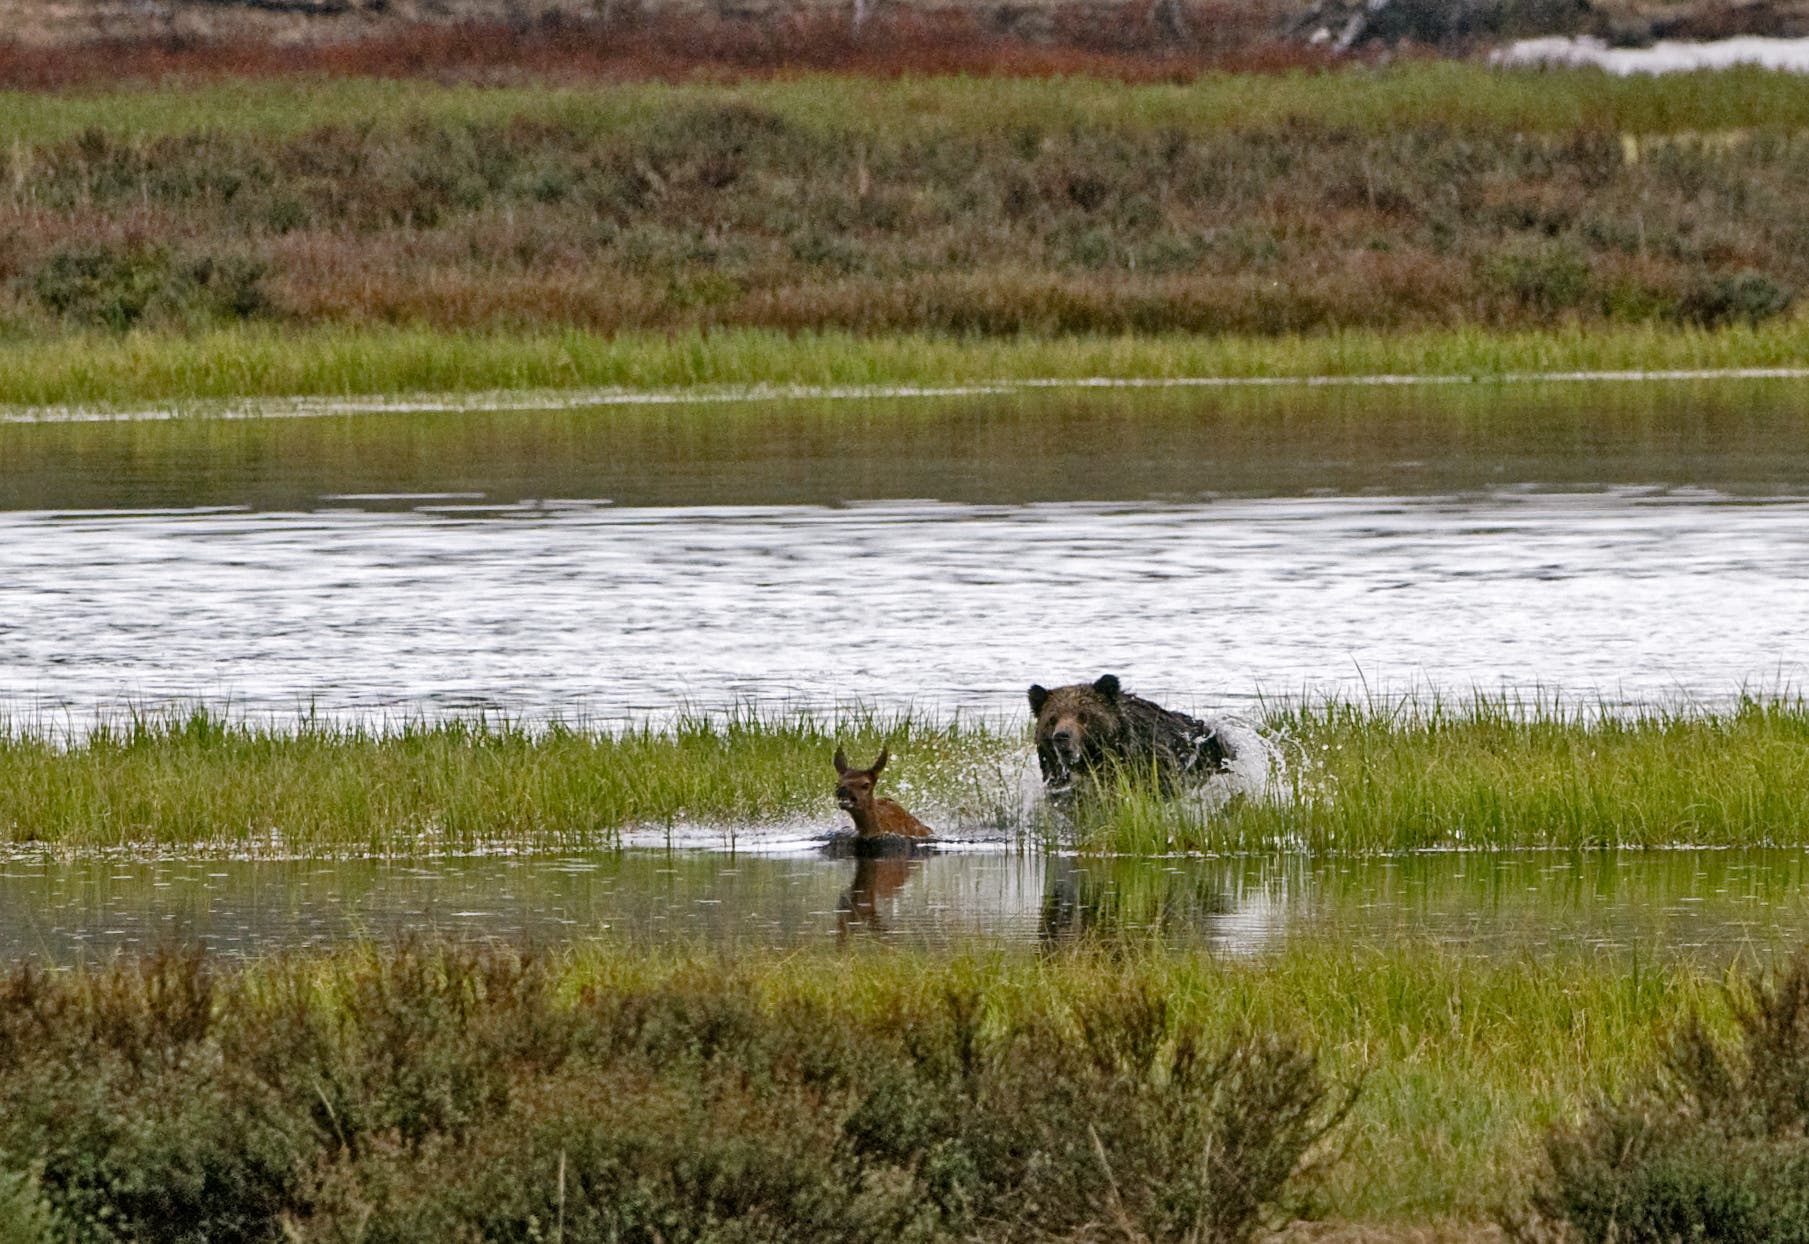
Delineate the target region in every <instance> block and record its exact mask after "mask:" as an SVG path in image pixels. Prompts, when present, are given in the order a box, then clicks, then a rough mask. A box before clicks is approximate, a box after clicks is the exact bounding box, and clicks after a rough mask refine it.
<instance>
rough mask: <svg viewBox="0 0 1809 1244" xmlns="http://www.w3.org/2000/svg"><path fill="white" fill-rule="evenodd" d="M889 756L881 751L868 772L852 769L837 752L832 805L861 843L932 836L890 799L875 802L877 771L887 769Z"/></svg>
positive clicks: (889, 754)
mask: <svg viewBox="0 0 1809 1244" xmlns="http://www.w3.org/2000/svg"><path fill="white" fill-rule="evenodd" d="M890 758H891V753H890V752H889V751H888V750H887V749H885V748H881V749H880V753H879V759H878V760H876V761H874V762H873V765H872V767H871V768H867V769H851V768H849V767H848V757H847V756H846V755H845V754H844V753H843V752H842V749H841V748H839V747H838V748H837V749H836V752H835V771H836V775H837V777H838V778H839V779H840V780H839V781H837V782H836V784H835V802H836V805H837V806H838V807H840V808H841V809H842V811H844V812H846V813H847V814H848V815H849V816H850V817H851V818H853V820H854V832H855V836H856V837H859V838H863V839H872V838H882V837H887V836H891V837H898V838H909V839H913V840H919V841H921V840H924V839H927V838H929V837H930V836H931V834H932V832H933V831H932V830H931V829H930V827H929V826H928V825H925V824H924V823H923V822H922V821H920V820H918V819H917V818H916V817H914V816H912V815H911V814H910V813H909V812H906V811H905V810H904V809H903V808H902V807H900V806H899V805H898V804H896V803H894V802H892V800H890V799H876V798H874V796H873V787H874V784H875V782H876V781H877V780H878V778H879V771H880V770H881V769H884V768H885V767H886V761H887V760H889V759H890Z"/></svg>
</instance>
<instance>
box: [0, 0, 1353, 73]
mask: <svg viewBox="0 0 1809 1244" xmlns="http://www.w3.org/2000/svg"><path fill="white" fill-rule="evenodd" d="M3 6H4V0H0V16H3V15H4V7H3ZM13 7H14V8H15V10H17V9H18V8H20V7H24V8H27V9H29V7H30V6H29V4H27V5H24V6H21V5H20V4H19V0H14V5H13ZM1187 7H1188V11H1189V16H1188V19H1187V21H1188V27H1187V34H1186V35H1185V36H1184V37H1182V38H1179V39H1177V38H1176V37H1175V35H1174V33H1173V32H1172V31H1171V30H1170V29H1169V28H1167V27H1165V26H1163V25H1162V24H1161V23H1159V22H1157V21H1156V20H1154V18H1153V16H1152V8H1151V6H1150V4H1149V3H1147V0H1144V2H1141V3H1138V2H1131V3H1122V2H1119V0H1104V2H1095V0H1062V2H1058V3H1053V4H1049V5H1046V6H1029V8H1028V9H1027V10H1026V9H1023V8H1019V9H1007V8H1001V9H999V10H998V11H986V10H982V9H967V10H962V9H949V10H944V11H930V12H922V11H911V10H904V11H888V12H881V13H879V14H876V15H875V17H874V18H873V19H872V20H871V22H870V23H869V24H868V25H867V26H866V27H865V28H864V29H863V30H862V31H861V32H860V33H859V34H857V33H856V32H855V31H854V30H853V28H852V25H851V22H850V20H849V17H848V14H847V12H845V11H843V9H842V8H840V7H837V8H836V9H833V10H822V9H819V10H808V9H805V10H799V11H794V12H790V13H786V14H782V15H779V16H773V17H767V18H765V19H760V20H747V19H734V18H724V17H721V16H714V15H709V14H699V13H690V14H678V15H674V14H659V15H647V16H633V15H631V16H629V17H628V18H617V19H614V20H611V21H609V22H603V21H599V20H594V19H592V20H573V19H571V18H567V17H562V16H559V15H552V16H549V17H547V18H543V19H539V20H534V21H530V22H526V23H522V22H507V21H499V20H494V19H491V20H484V19H473V20H465V21H458V22H451V23H437V24H436V23H425V22H421V23H402V22H397V23H391V24H387V25H378V26H376V27H374V28H373V27H371V26H370V25H369V24H365V25H364V26H361V27H356V28H354V27H347V28H345V29H343V30H340V29H336V28H334V27H333V26H331V25H329V24H328V23H325V22H319V23H316V24H314V25H312V26H306V27H301V28H298V29H297V30H296V32H295V33H294V34H293V35H289V36H287V37H272V34H271V33H270V32H269V31H267V30H263V29H259V28H258V27H257V26H256V25H255V22H253V23H247V22H246V21H244V20H241V19H240V18H239V17H235V15H234V13H233V11H232V10H222V9H219V8H214V9H212V11H211V12H208V13H206V14H204V15H203V18H202V19H200V20H201V24H200V25H194V24H192V23H191V24H188V25H179V26H176V27H171V28H168V29H164V30H158V29H154V28H153V29H143V28H138V27H135V26H134V24H133V23H132V22H131V21H129V20H127V21H126V22H125V24H124V26H123V28H122V29H119V30H115V29H114V28H112V27H110V26H104V25H103V26H102V27H100V29H99V31H98V32H96V31H95V30H92V29H90V30H88V31H87V37H86V38H84V37H81V36H82V28H81V27H80V26H79V25H77V24H73V23H72V24H70V25H69V26H67V27H59V28H58V30H60V32H61V33H56V32H52V33H50V36H49V37H45V38H26V37H21V35H20V34H18V33H14V34H13V35H12V37H11V38H8V39H0V88H13V89H22V90H60V89H67V88H72V87H82V86H92V85H96V84H103V83H105V84H111V83H117V82H120V81H146V82H155V81H160V80H163V79H167V78H170V77H182V78H186V79H195V78H225V77H244V78H272V77H292V76H315V77H317V76H322V75H326V76H339V77H354V76H356V77H370V76H382V77H403V78H412V77H429V78H433V79H436V80H448V81H477V82H486V83H494V82H499V81H536V82H590V81H646V80H655V81H661V80H682V79H694V78H697V77H705V78H711V77H723V76H729V77H737V78H760V77H769V76H773V75H778V74H794V73H804V72H835V73H850V74H860V75H866V76H873V77H898V76H907V75H929V74H965V75H972V76H986V77H1032V78H1044V77H1062V76H1073V75H1086V76H1090V77H1102V78H1108V79H1113V80H1118V81H1125V82H1167V81H1188V80H1191V79H1192V78H1195V77H1197V76H1199V75H1200V74H1202V73H1205V72H1209V71H1243V72H1278V71H1284V70H1299V69H1314V68H1323V67H1326V66H1328V65H1329V64H1331V57H1330V56H1329V54H1328V53H1326V52H1324V51H1321V50H1318V49H1314V48H1310V47H1305V46H1301V45H1298V44H1290V43H1287V42H1285V41H1283V40H1282V39H1281V38H1280V37H1279V36H1278V34H1277V26H1278V22H1279V15H1280V13H1281V12H1282V11H1283V10H1284V9H1286V8H1287V7H1289V6H1288V5H1286V4H1285V3H1283V0H1255V2H1248V0H1196V2H1195V3H1192V4H1190V5H1188V6H1187ZM248 25H249V29H246V27H247V26H248ZM30 26H31V21H30V18H29V16H28V15H27V14H24V13H21V14H19V15H18V16H17V17H16V18H15V19H14V21H12V22H11V23H6V22H4V21H0V29H10V30H12V31H14V32H19V31H22V30H26V29H28V28H30Z"/></svg>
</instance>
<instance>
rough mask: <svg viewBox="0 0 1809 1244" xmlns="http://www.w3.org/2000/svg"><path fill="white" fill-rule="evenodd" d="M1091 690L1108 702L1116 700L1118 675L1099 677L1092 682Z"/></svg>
mask: <svg viewBox="0 0 1809 1244" xmlns="http://www.w3.org/2000/svg"><path fill="white" fill-rule="evenodd" d="M1093 690H1095V691H1097V692H1099V694H1100V695H1102V696H1104V697H1105V698H1106V699H1108V700H1116V699H1117V698H1118V675H1116V674H1106V675H1103V676H1101V677H1100V678H1098V679H1096V680H1095V681H1094V683H1093Z"/></svg>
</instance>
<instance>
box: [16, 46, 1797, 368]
mask: <svg viewBox="0 0 1809 1244" xmlns="http://www.w3.org/2000/svg"><path fill="white" fill-rule="evenodd" d="M0 117H4V118H6V120H5V121H4V122H0V337H3V338H6V339H10V340H11V341H12V342H15V343H27V344H28V348H27V349H26V350H25V358H26V360H27V362H26V364H25V366H26V369H27V370H28V371H33V370H37V371H43V370H45V369H46V368H47V367H48V365H47V364H44V363H36V364H33V363H31V362H30V360H31V359H32V358H33V357H34V354H33V352H32V348H31V347H30V346H29V343H49V348H50V349H52V350H61V351H63V352H64V353H68V352H71V351H72V350H73V349H79V348H80V342H81V339H80V338H79V336H77V335H76V334H80V333H81V332H83V331H88V330H96V329H99V330H105V331H108V332H119V331H123V330H127V329H132V328H149V329H155V330H158V331H159V332H161V333H165V334H175V335H177V336H178V337H182V338H188V337H197V336H200V337H201V339H202V341H203V345H202V346H201V347H200V348H201V349H202V350H203V352H204V353H205V350H206V349H207V348H208V347H207V346H206V345H205V334H206V333H207V331H208V330H209V329H213V328H217V327H219V326H222V325H254V326H255V325H262V326H263V327H264V328H265V329H266V330H268V331H269V332H270V334H271V336H273V337H276V336H281V337H287V336H289V335H290V334H293V333H295V332H297V331H298V330H302V329H313V328H321V327H331V326H337V327H340V328H343V329H347V330H351V331H353V332H364V331H371V332H374V333H376V334H377V335H378V338H379V341H380V342H388V343H390V344H388V345H380V346H379V347H378V352H379V353H382V354H384V355H386V356H387V357H388V358H389V359H390V360H392V361H391V362H390V364H389V365H388V366H387V367H378V368H376V372H377V374H375V375H372V376H369V377H367V378H365V379H363V380H361V381H360V382H359V384H360V387H362V388H367V389H374V390H376V391H387V390H392V389H396V388H400V387H413V386H415V385H418V384H420V383H425V382H427V381H428V378H427V377H421V376H418V375H414V374H411V372H410V371H409V370H407V369H404V368H402V367H401V366H400V364H399V363H398V362H396V361H395V360H396V359H397V358H398V355H399V353H406V352H407V351H406V349H401V348H398V347H397V346H395V345H394V342H395V340H396V338H395V336H394V335H393V330H394V326H397V325H406V326H419V327H425V328H431V329H434V330H438V331H441V332H446V333H454V334H475V335H477V338H483V339H487V340H488V341H489V342H490V344H487V345H484V344H471V343H469V342H468V343H467V344H465V345H463V346H461V347H460V349H461V351H462V352H463V353H465V354H466V356H467V358H470V357H473V356H477V355H483V354H485V353H490V354H495V353H499V352H500V353H505V354H506V353H510V352H513V351H514V350H515V349H516V348H517V347H518V346H519V347H520V350H521V353H522V354H523V355H524V356H525V357H524V359H523V361H522V362H521V363H520V364H519V365H517V366H516V370H519V371H521V372H523V373H525V374H527V375H529V376H533V377H540V376H544V375H545V373H546V372H547V371H548V370H549V368H548V362H549V360H550V361H552V362H558V361H560V356H562V355H563V354H564V353H565V351H564V350H562V349H561V348H560V346H559V344H558V343H559V340H560V334H562V333H564V332H566V331H577V332H579V333H586V334H595V335H598V336H600V337H601V338H603V339H608V338H610V337H615V336H620V335H624V334H626V335H630V340H638V338H634V337H632V335H633V334H640V333H648V334H655V335H658V334H679V335H680V339H681V340H689V339H690V335H691V334H693V333H697V332H700V331H703V330H722V329H760V330H767V331H768V336H762V337H760V338H759V340H763V341H764V340H770V339H772V338H773V337H779V338H784V337H786V336H787V335H796V334H805V335H808V334H814V333H831V334H852V335H853V336H854V337H857V338H869V339H884V338H886V337H888V336H890V335H896V334H911V335H925V334H927V335H930V336H931V337H937V338H951V337H952V338H958V339H971V338H1007V339H1017V338H1021V337H1025V336H1029V337H1051V336H1053V337H1060V338H1069V337H1087V336H1101V335H1104V336H1110V337H1122V336H1126V335H1130V336H1136V337H1145V336H1156V337H1162V336H1164V335H1172V334H1189V335H1206V336H1213V337H1219V336H1233V337H1255V338H1276V339H1278V340H1279V341H1281V343H1282V345H1283V349H1284V350H1289V349H1291V348H1292V347H1291V345H1290V343H1289V340H1288V339H1290V338H1292V337H1294V336H1299V335H1309V336H1312V337H1315V338H1317V337H1329V338H1330V339H1331V340H1333V341H1334V342H1335V341H1337V340H1339V339H1340V336H1339V335H1340V334H1345V333H1351V332H1358V333H1379V334H1394V333H1415V332H1421V333H1424V332H1433V331H1437V330H1442V331H1445V332H1448V333H1453V334H1456V335H1457V336H1458V337H1459V338H1460V339H1461V338H1462V337H1463V336H1464V335H1465V334H1481V335H1488V334H1493V333H1519V332H1527V331H1535V330H1543V329H1547V328H1549V326H1550V325H1552V324H1554V323H1564V324H1578V325H1585V326H1602V325H1611V326H1633V327H1634V328H1637V329H1644V330H1651V331H1654V332H1656V330H1658V329H1662V328H1672V329H1675V328H1679V327H1696V328H1713V327H1721V326H1726V325H1734V324H1752V323H1763V322H1766V321H1771V320H1775V319H1777V318H1778V317H1780V316H1784V315H1786V314H1787V313H1788V311H1789V308H1790V307H1791V306H1792V304H1793V299H1794V297H1795V293H1796V291H1797V290H1799V289H1804V288H1809V248H1806V247H1804V246H1803V245H1802V241H1803V235H1802V225H1801V220H1800V213H1799V212H1797V211H1796V204H1798V203H1799V202H1800V201H1801V197H1802V192H1803V184H1802V172H1801V170H1802V168H1803V167H1804V161H1803V158H1802V157H1803V148H1804V142H1805V139H1804V138H1803V136H1802V132H1803V130H1804V129H1805V127H1806V126H1809V84H1805V83H1803V82H1802V81H1800V80H1799V79H1795V78H1792V77H1790V76H1788V75H1781V74H1779V75H1764V74H1743V73H1730V74H1726V75H1706V76H1702V77H1686V78H1662V79H1638V80H1632V79H1630V80H1625V81H1621V80H1613V79H1608V78H1605V77H1602V76H1601V75H1598V74H1585V73H1557V72H1553V73H1505V72H1492V71H1488V70H1485V69H1482V68H1479V67H1477V66H1473V65H1449V64H1414V65H1408V66H1403V67H1401V68H1398V69H1389V70H1385V71H1367V70H1351V71H1340V72H1335V73H1323V74H1298V75H1287V74H1278V75H1242V76H1240V75H1210V76H1206V77H1201V78H1199V79H1198V80H1196V81H1193V82H1190V83H1187V84H1182V85H1172V84H1171V85H1143V86H1136V85H1132V86H1127V85H1125V84H1122V83H1116V82H1106V81H1100V80H1090V79H1084V78H1079V79H1064V80H1051V81H1037V80H1010V79H966V78H900V79H892V80H883V81H876V80H873V79H867V78H860V77H852V76H849V77H811V78H804V79H799V80H774V81H766V82H740V83H726V84H725V83H683V84H652V83H639V84H618V85H612V86H608V87H604V88H598V89H585V90H577V89H557V88H550V87H514V88H502V89H496V90H477V89H469V88H442V87H436V86H432V85H428V84H425V83H420V82H407V81H375V80H369V79H345V80H334V81H330V82H325V83H318V84H315V83H297V82H294V81H282V80H277V81H269V82H260V81H253V80H235V81H230V82H225V83H214V84H211V85H204V86H192V87H181V86H178V87H172V88H170V89H168V90H162V91H158V90H123V91H117V92H111V93H101V94H93V95H81V94H76V95H69V94H56V93H43V94H23V95H13V96H8V97H6V98H5V100H4V103H3V104H0ZM1560 335H1562V334H1560ZM1657 335H1662V334H1657ZM403 336H404V338H407V336H408V335H407V334H403ZM523 336H525V338H526V340H525V341H523V340H521V338H522V337H523ZM458 339H459V340H461V341H463V340H464V338H463V337H460V338H458ZM805 340H806V342H808V341H809V340H810V338H809V337H808V336H806V337H805ZM127 348H128V349H134V348H140V349H142V348H144V347H127ZM213 348H214V349H216V350H217V349H218V348H219V346H218V345H217V344H216V345H215V346H214V347H213ZM768 348H770V347H768ZM950 348H954V347H950ZM1037 348H1042V347H1033V349H1037ZM5 349H6V350H7V351H8V352H13V351H14V350H15V349H17V347H16V346H8V347H5ZM1154 349H1155V350H1156V351H1157V352H1158V353H1162V352H1164V351H1166V350H1171V349H1173V347H1170V346H1167V345H1164V344H1163V343H1161V342H1158V343H1157V344H1156V346H1155V347H1154ZM164 350H174V351H175V352H176V353H177V354H178V355H179V354H181V352H182V351H181V350H180V349H178V348H177V347H175V346H153V347H149V348H148V352H149V353H150V354H152V355H157V354H158V353H159V352H161V351H164ZM1327 350H1328V352H1330V353H1334V354H1335V353H1337V351H1338V347H1337V346H1336V345H1333V346H1331V347H1327ZM322 352H323V347H321V346H320V345H318V344H316V345H314V346H311V347H305V348H303V349H302V350H301V353H302V354H303V355H307V356H310V357H313V358H316V359H318V358H319V357H320V355H321V353H322ZM335 352H337V353H339V354H345V353H348V349H347V347H344V346H332V345H330V344H329V345H328V346H326V347H324V353H326V354H333V353H335ZM1233 352H1234V353H1235V352H1236V351H1235V350H1234V351H1233ZM1307 352H1308V353H1309V354H1310V353H1312V352H1313V347H1311V346H1309V347H1307ZM1481 352H1482V353H1485V354H1486V353H1488V352H1489V350H1488V348H1486V347H1485V348H1483V349H1482V351H1481ZM579 353H580V354H585V353H595V350H594V348H593V349H590V350H588V351H587V350H582V349H581V350H580V351H579ZM1654 353H1658V352H1657V351H1654ZM854 354H855V355H856V359H855V360H852V363H853V366H854V368H856V369H858V367H859V362H858V358H859V355H860V351H858V350H857V351H854ZM882 356H883V351H882ZM14 366H15V367H17V366H19V364H16V363H15V364H14ZM843 366H844V367H847V366H849V362H848V361H845V362H844V364H843ZM48 369H49V370H51V371H54V370H56V368H54V367H48ZM291 369H292V370H299V371H302V372H307V371H309V370H310V368H309V367H307V366H306V365H301V366H295V365H291ZM442 370H444V371H448V372H453V373H455V374H456V373H459V372H461V371H470V370H473V368H471V367H470V366H469V365H467V364H463V363H461V364H452V365H448V366H447V367H445V368H443V369H442ZM475 370H478V371H481V372H482V373H483V374H485V375H486V376H487V377H493V378H492V379H487V380H486V383H490V384H494V383H510V381H509V380H508V377H507V373H508V371H509V370H510V367H509V366H508V365H506V364H498V363H494V362H492V363H489V364H486V365H484V366H483V367H481V368H477V369H475ZM601 370H604V371H607V370H609V369H608V368H603V369H601ZM769 370H770V369H769ZM780 370H784V369H780ZM818 370H819V371H820V370H821V368H819V369H818ZM1038 374H1061V371H1060V369H1059V368H1058V369H1057V370H1055V371H1053V372H1045V371H1043V370H1042V369H1039V371H1038ZM724 378H725V379H727V380H730V381H732V382H738V383H745V382H748V381H751V380H755V379H760V378H762V377H761V376H760V375H759V374H757V373H754V374H750V373H746V372H733V373H731V374H729V375H727V376H726V377H724ZM553 382H554V383H561V382H562V381H559V380H557V379H556V378H555V379H554V380H553ZM322 383H323V382H319V381H317V382H314V383H313V384H312V385H310V386H306V387H305V390H304V389H296V388H293V387H291V389H290V391H320V389H321V384H322ZM34 387H35V388H36V391H37V393H39V394H43V393H47V392H50V391H53V390H54V389H55V386H54V385H52V386H42V385H39V386H34ZM65 387H66V389H67V390H68V391H70V392H74V391H75V390H74V389H69V388H68V386H65ZM450 387H458V386H450ZM114 391H115V392H117V389H115V390H114ZM164 391H167V390H164ZM212 391H215V392H217V391H218V389H217V388H216V389H214V390H212ZM327 391H343V387H342V388H340V389H338V390H334V389H329V390H327ZM146 395H150V394H149V393H147V394H146ZM25 400H37V399H36V398H32V399H25Z"/></svg>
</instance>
